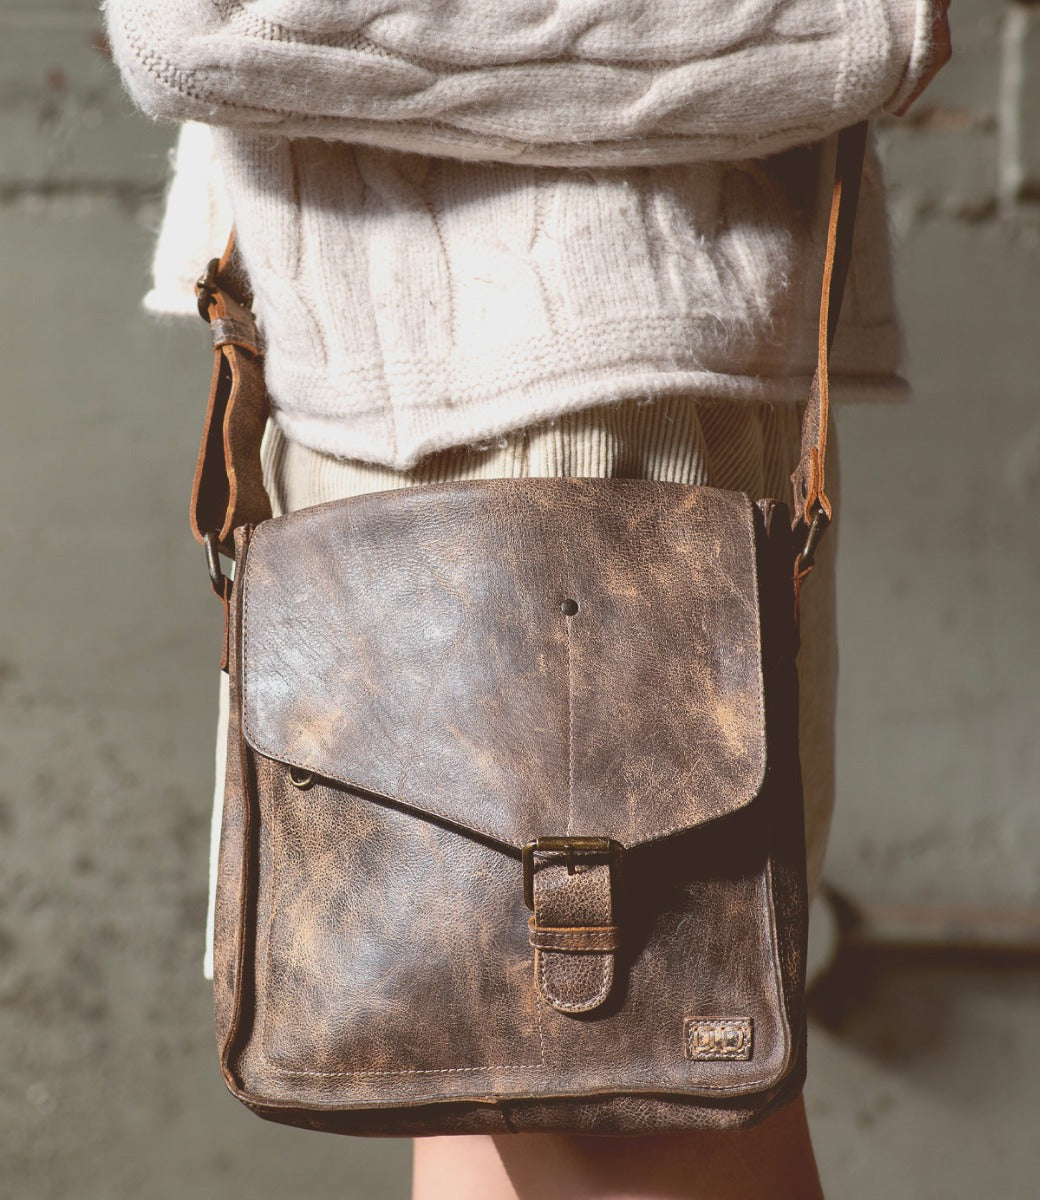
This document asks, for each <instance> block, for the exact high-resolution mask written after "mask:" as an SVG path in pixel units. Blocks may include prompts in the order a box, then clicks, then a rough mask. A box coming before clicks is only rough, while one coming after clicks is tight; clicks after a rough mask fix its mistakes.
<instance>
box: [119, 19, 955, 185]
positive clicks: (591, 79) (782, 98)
mask: <svg viewBox="0 0 1040 1200" xmlns="http://www.w3.org/2000/svg"><path fill="white" fill-rule="evenodd" d="M937 3H938V0H494V2H493V3H492V2H489V0H251V2H250V0H245V2H239V0H107V5H106V11H107V20H108V28H109V36H110V39H111V42H112V46H113V50H114V53H115V56H116V60H117V62H118V64H119V66H120V68H121V70H122V72H123V76H124V79H125V82H126V84H127V87H128V88H129V90H130V92H131V93H132V95H133V96H134V98H135V99H136V101H137V103H138V104H139V105H140V106H141V108H143V109H144V110H145V111H146V112H147V113H149V114H151V115H152V116H153V117H157V118H166V119H172V120H178V121H183V120H195V121H202V122H206V123H209V124H213V125H222V126H229V127H237V128H241V129H250V130H254V131H265V130H267V131H270V132H272V133H280V134H285V135H288V136H292V137H320V138H325V139H332V140H339V141H346V142H354V143H361V144H368V145H376V146H382V147H385V148H388V149H397V150H408V151H414V152H419V153H424V154H433V155H440V156H447V157H455V158H467V159H496V160H500V161H523V162H526V163H530V164H544V165H574V166H581V165H589V166H610V165H638V164H640V163H664V162H675V161H694V160H698V159H701V160H711V159H716V160H725V159H740V158H748V157H758V156H761V155H764V154H768V153H773V152H775V151H779V150H783V149H786V148H788V147H790V146H794V145H800V144H804V143H807V142H812V141H816V140H818V139H820V138H822V137H825V136H826V135H828V134H830V133H833V132H834V131H835V130H837V129H840V128H842V127H843V126H846V125H849V124H852V123H854V122H855V121H857V120H861V119H863V118H864V117H868V116H870V115H872V114H874V113H876V112H878V111H880V110H881V109H883V108H885V107H886V106H889V107H895V106H896V105H897V104H898V102H899V101H900V99H901V98H902V97H905V96H906V95H908V94H909V93H910V92H911V91H912V89H913V88H914V87H915V86H916V83H917V81H918V79H919V78H920V76H921V73H922V71H923V69H924V66H925V62H926V60H927V42H928V37H929V30H930V27H931V23H932V18H933V16H934V13H935V9H936V5H937Z"/></svg>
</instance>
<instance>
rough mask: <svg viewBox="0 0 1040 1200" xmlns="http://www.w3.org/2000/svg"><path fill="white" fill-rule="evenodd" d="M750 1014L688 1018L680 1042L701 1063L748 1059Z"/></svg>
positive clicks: (749, 1050) (687, 1052)
mask: <svg viewBox="0 0 1040 1200" xmlns="http://www.w3.org/2000/svg"><path fill="white" fill-rule="evenodd" d="M751 1029H752V1021H751V1018H750V1017H687V1018H686V1020H685V1021H684V1022H683V1045H684V1047H685V1053H686V1057H687V1058H693V1059H697V1060H698V1061H700V1062H726V1061H728V1060H730V1059H732V1060H735V1061H740V1062H747V1061H748V1059H750V1057H751Z"/></svg>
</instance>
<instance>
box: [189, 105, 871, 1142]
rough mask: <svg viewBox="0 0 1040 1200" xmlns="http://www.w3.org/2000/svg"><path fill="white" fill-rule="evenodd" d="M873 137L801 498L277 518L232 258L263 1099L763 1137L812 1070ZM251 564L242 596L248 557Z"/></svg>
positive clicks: (590, 498) (426, 502) (200, 497)
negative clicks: (844, 484) (836, 499)
mask: <svg viewBox="0 0 1040 1200" xmlns="http://www.w3.org/2000/svg"><path fill="white" fill-rule="evenodd" d="M864 137H865V130H864V129H863V127H857V129H855V130H851V131H848V132H846V133H845V134H843V135H842V137H841V140H840V144H839V151H838V168H837V171H836V180H835V186H834V197H833V203H832V209H831V218H830V225H829V232H828V243H827V256H826V266H825V272H824V283H823V289H822V299H821V315H820V343H819V364H818V369H817V373H816V377H815V379H814V382H813V386H812V392H811V395H810V397H809V402H808V406H807V410H806V417H805V423H804V430H803V445H802V458H801V462H800V465H799V467H798V470H797V471H796V473H795V476H794V509H793V514H791V513H790V512H789V510H788V508H787V507H786V506H785V505H784V504H783V503H781V502H780V501H778V500H766V501H758V502H753V501H752V500H751V499H750V498H749V497H748V496H746V495H743V494H738V493H733V492H725V491H721V490H718V489H715V488H706V487H687V486H683V485H678V484H663V483H652V482H646V481H640V480H627V479H575V478H558V479H519V480H513V479H510V480H505V479H502V480H489V481H480V482H465V483H453V484H446V485H441V484H437V485H429V486H422V487H415V488H409V489H402V490H396V491H390V492H382V493H378V494H375V495H364V496H358V497H355V498H352V499H347V500H342V501H338V502H336V503H332V504H324V505H320V506H318V507H315V508H309V509H305V510H302V511H299V512H296V513H292V514H290V515H288V516H283V517H278V518H272V517H271V508H270V504H269V502H268V499H267V495H266V493H265V492H264V489H263V483H262V477H261V472H260V462H259V443H260V437H261V434H262V431H263V428H264V425H265V423H266V420H267V416H268V402H267V398H266V394H265V392H264V387H263V371H262V350H261V346H260V342H259V339H258V337H257V332H256V327H255V325H254V323H253V320H252V316H251V314H250V312H249V303H250V301H249V296H248V288H247V286H246V282H245V280H244V278H243V277H242V275H241V273H240V271H238V270H237V269H236V265H235V259H234V255H233V253H229V254H228V255H225V258H224V259H223V260H221V261H220V262H219V263H218V262H215V263H213V264H211V267H210V270H209V271H208V273H207V275H206V277H205V278H204V279H203V280H202V281H200V286H199V305H200V311H202V313H203V315H204V316H205V317H206V318H207V320H209V321H210V324H211V328H212V331H213V336H214V344H215V348H216V370H215V374H214V383H213V388H212V391H211V395H210V404H209V411H208V416H207V424H206V432H205V435H204V437H203V444H202V451H201V455H200V461H199V469H198V473H197V476H196V488H195V497H194V502H193V523H194V528H195V532H196V534H197V536H198V537H199V539H200V540H202V541H204V542H205V544H206V547H207V553H208V555H209V560H210V570H211V577H212V581H213V585H214V588H215V590H216V591H217V594H218V595H219V596H220V598H221V600H222V601H223V603H224V609H225V615H226V623H225V639H224V641H225V656H224V658H225V662H224V665H225V666H226V667H227V668H228V670H229V672H230V677H231V721H230V731H229V740H228V772H227V785H226V794H225V803H224V813H223V828H222V836H221V847H220V863H219V874H218V891H217V916H216V939H215V976H214V992H215V1006H216V1026H217V1041H218V1045H219V1052H220V1064H221V1070H222V1072H223V1075H224V1079H225V1081H226V1083H227V1086H228V1087H229V1088H230V1089H231V1091H232V1092H233V1093H234V1095H236V1096H237V1097H238V1098H239V1099H240V1100H241V1101H243V1102H244V1103H245V1104H247V1105H248V1106H249V1107H250V1108H251V1109H253V1110H254V1111H255V1112H257V1113H259V1114H260V1115H261V1116H263V1117H266V1118H269V1119H271V1120H275V1121H281V1122H285V1123H288V1124H294V1125H303V1126H307V1127H310V1128H314V1129H324V1130H331V1131H338V1132H344V1133H359V1134H372V1133H375V1134H401V1135H403V1134H427V1133H455V1132H457V1133H463V1132H465V1133H472V1132H502V1131H509V1130H550V1129H551V1130H573V1131H585V1132H602V1133H626V1132H631V1133H636V1132H647V1131H653V1130H663V1129H679V1128H693V1127H714V1128H724V1127H736V1126H741V1125H746V1124H750V1123H752V1122H754V1121H756V1120H759V1119H761V1118H762V1117H764V1116H765V1115H767V1114H768V1113H770V1112H772V1111H773V1110H775V1109H776V1108H778V1107H779V1106H781V1105H783V1104H785V1103H786V1102H788V1101H789V1100H791V1099H793V1098H794V1097H795V1096H797V1095H798V1093H799V1092H800V1090H801V1086H802V1082H803V1078H804V1072H805V1008H804V996H803V993H804V961H805V943H806V927H807V917H806V887H805V851H804V833H803V816H802V791H801V778H800V772H799V762H798V722H797V680H796V674H795V654H796V649H797V618H796V615H795V611H794V610H795V604H794V603H793V602H792V574H793V576H794V591H795V592H797V588H798V586H800V583H801V580H802V578H804V576H805V574H806V573H807V572H808V571H809V570H810V569H811V566H812V558H813V554H814V551H815V546H816V541H817V539H818V537H819V535H820V533H821V532H822V530H823V529H824V528H825V527H826V524H827V522H828V520H829V518H830V515H831V513H830V503H829V501H828V499H827V496H826V493H825V490H824V479H823V463H824V452H825V448H826V434H827V422H828V389H827V359H828V346H829V342H830V339H831V337H832V336H833V333H834V327H835V323H836V320H837V313H838V307H839V304H840V298H841V292H842V287H843V282H844V278H845V274H846V270H847V266H848V258H849V252H850V243H851V227H852V222H853V216H854V212H855V203H856V192H857V190H858V185H859V173H860V165H861V161H862V154H863V144H864ZM220 551H223V552H225V553H229V552H230V553H233V555H234V558H235V566H236V570H235V576H234V582H233V583H232V581H231V580H230V578H229V577H228V576H226V575H225V574H224V573H223V571H222V569H221V563H220V557H219V552H220Z"/></svg>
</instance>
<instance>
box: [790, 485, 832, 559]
mask: <svg viewBox="0 0 1040 1200" xmlns="http://www.w3.org/2000/svg"><path fill="white" fill-rule="evenodd" d="M830 523H831V519H830V517H828V516H827V514H826V512H824V510H823V506H822V505H821V504H820V503H819V501H817V502H816V505H815V507H814V509H813V514H812V520H811V521H810V522H809V523H808V530H807V532H806V535H805V545H804V546H803V547H802V550H801V553H800V554H799V555H798V562H797V567H798V569H799V570H800V571H808V570H810V569H811V568H812V566H813V565H814V563H815V561H816V549H817V547H818V546H819V544H820V539H821V538H822V537H823V535H824V534H825V533H826V532H827V526H828V525H830Z"/></svg>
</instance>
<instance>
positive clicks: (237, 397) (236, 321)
mask: <svg viewBox="0 0 1040 1200" xmlns="http://www.w3.org/2000/svg"><path fill="white" fill-rule="evenodd" d="M866 137H867V127H866V124H865V123H863V124H860V125H856V126H853V127H852V128H850V129H847V130H845V131H844V132H843V133H842V134H841V135H840V137H839V139H838V151H837V161H836V166H835V172H834V187H833V192H832V197H831V209H830V218H829V222H828V229H827V250H826V256H825V259H824V271H823V286H822V292H821V296H820V325H819V346H818V355H817V365H816V373H815V375H814V377H813V381H812V387H811V389H810V393H809V400H808V403H807V405H806V409H805V418H804V421H803V424H802V450H801V459H800V461H799V464H798V468H797V470H796V471H795V472H794V475H793V476H792V483H793V486H794V505H793V519H794V524H795V525H796V526H797V525H798V524H800V523H804V524H805V526H806V528H807V531H808V530H810V529H811V530H813V531H814V532H813V533H812V534H811V535H810V536H809V537H808V538H807V543H806V551H805V552H804V553H803V555H802V560H801V565H802V567H803V568H808V567H809V566H811V561H812V553H811V552H812V550H814V549H815V540H817V539H818V537H819V535H820V534H821V533H822V531H823V529H824V528H825V527H826V524H827V523H828V522H829V521H830V519H831V516H832V507H831V502H830V500H829V498H828V496H827V493H826V490H825V487H824V460H825V456H826V452H827V427H828V422H829V419H830V403H829V387H828V382H829V380H828V370H829V362H828V356H829V351H830V346H831V343H832V342H833V340H834V333H835V330H836V329H837V324H838V314H839V312H840V310H841V300H842V295H843V292H844V289H845V280H846V277H847V275H848V269H849V262H850V259H851V256H852V231H853V225H854V223H855V214H856V204H857V200H858V196H859V184H860V174H861V170H862V165H863V155H864V150H865V146H866ZM196 292H197V294H198V298H199V312H200V313H201V314H202V316H203V317H204V318H205V319H206V320H207V321H209V324H210V329H211V331H212V334H213V350H214V365H213V381H212V384H211V386H210V393H209V403H208V405H207V409H206V420H205V426H204V430H203V435H202V445H201V447H200V449H199V458H198V465H197V466H196V469H195V486H194V488H193V490H192V500H191V527H192V532H193V533H194V535H195V537H196V539H197V540H198V541H200V542H204V541H206V539H207V537H210V539H211V540H212V539H215V540H216V541H217V543H218V545H219V547H220V549H221V550H223V551H225V552H226V553H229V554H233V551H234V546H233V541H232V534H233V531H234V530H235V529H236V528H238V526H240V525H256V524H259V523H260V522H261V521H264V520H266V519H267V518H268V517H270V515H271V502H270V499H269V498H268V495H267V492H266V490H265V489H264V481H263V473H262V471H261V467H260V441H261V439H262V437H263V433H264V428H265V426H266V424H267V418H268V415H269V413H270V401H269V399H268V395H267V390H266V388H265V386H264V374H263V347H262V344H261V340H260V335H259V332H258V330H257V327H256V322H255V320H254V319H253V314H252V312H251V310H250V305H251V303H252V296H251V295H250V290H249V285H248V281H247V279H246V275H245V272H244V270H243V269H242V266H241V263H240V261H239V256H238V254H237V252H236V249H235V235H234V232H232V234H231V238H230V240H229V241H228V245H227V249H226V250H225V251H224V255H223V257H222V258H221V259H219V260H217V259H214V260H213V261H212V262H211V263H210V264H209V266H208V267H207V269H206V273H205V275H203V277H202V278H201V279H200V280H199V282H198V284H197V285H196ZM810 543H811V545H810Z"/></svg>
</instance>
